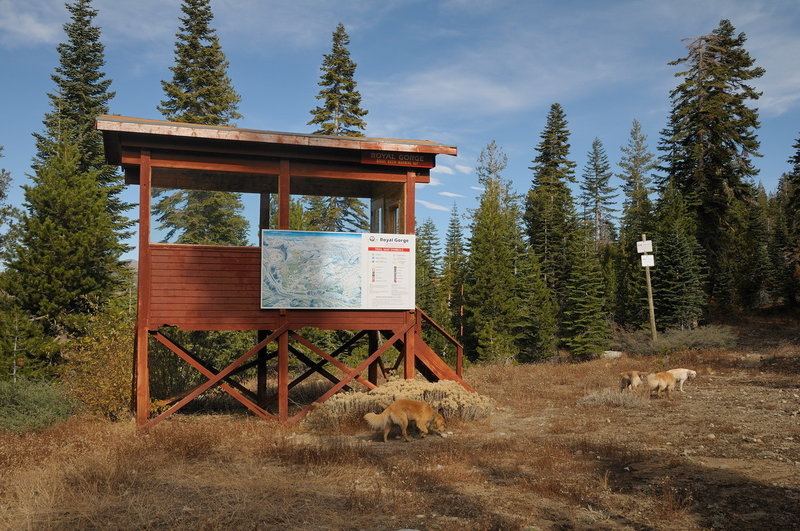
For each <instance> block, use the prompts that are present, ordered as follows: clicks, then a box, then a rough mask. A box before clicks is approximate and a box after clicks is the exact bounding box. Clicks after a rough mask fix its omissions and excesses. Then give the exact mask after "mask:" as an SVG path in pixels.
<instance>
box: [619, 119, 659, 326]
mask: <svg viewBox="0 0 800 531" xmlns="http://www.w3.org/2000/svg"><path fill="white" fill-rule="evenodd" d="M621 150H622V153H623V156H622V160H620V163H619V166H620V169H621V170H622V172H621V173H620V174H618V177H619V178H620V179H621V180H622V183H623V184H622V190H623V192H624V194H625V200H624V201H623V206H622V220H621V223H620V235H619V255H618V258H617V268H616V270H617V290H616V300H615V311H614V315H615V318H616V321H617V322H618V323H620V324H622V325H623V326H632V327H639V326H640V325H642V324H643V323H645V322H647V319H648V315H647V287H646V285H645V277H644V270H643V269H642V265H641V262H640V258H639V256H640V255H639V253H638V252H637V250H636V242H637V241H638V240H639V239H640V237H641V235H642V234H651V233H652V229H653V203H652V202H651V201H650V183H651V178H650V173H651V172H652V171H653V170H655V169H656V167H657V163H656V162H655V156H654V155H653V154H652V153H650V152H649V151H648V147H647V137H646V135H644V134H643V133H642V129H641V125H640V124H639V122H638V121H637V120H634V121H633V125H632V127H631V132H630V137H629V139H628V143H627V145H625V146H623V147H622V148H621ZM651 238H652V234H651Z"/></svg>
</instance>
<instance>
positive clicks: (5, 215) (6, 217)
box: [0, 146, 12, 256]
mask: <svg viewBox="0 0 800 531" xmlns="http://www.w3.org/2000/svg"><path fill="white" fill-rule="evenodd" d="M1 158H3V146H0V159H1ZM10 184H11V173H10V172H8V171H7V170H6V169H5V168H0V256H2V255H3V251H4V249H5V247H6V238H8V234H7V233H6V231H7V230H8V223H9V222H10V221H11V215H12V208H11V207H10V206H9V205H7V204H6V203H7V201H8V186H9V185H10Z"/></svg>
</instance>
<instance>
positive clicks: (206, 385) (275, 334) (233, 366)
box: [145, 325, 288, 427]
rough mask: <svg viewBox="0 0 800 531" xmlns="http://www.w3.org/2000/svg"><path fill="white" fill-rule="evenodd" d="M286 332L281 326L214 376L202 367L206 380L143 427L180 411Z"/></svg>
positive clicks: (268, 414)
mask: <svg viewBox="0 0 800 531" xmlns="http://www.w3.org/2000/svg"><path fill="white" fill-rule="evenodd" d="M287 331H288V326H287V325H283V326H281V327H280V328H278V329H277V330H275V331H274V332H272V333H271V334H270V335H268V336H267V337H265V338H264V339H263V340H261V341H260V342H259V343H258V344H257V345H256V346H254V347H253V348H251V349H250V350H248V351H247V352H245V353H244V354H242V355H241V356H239V357H238V358H236V359H235V360H234V361H233V362H232V363H231V364H230V365H228V366H227V367H226V368H225V369H223V370H222V371H220V372H218V373H216V374H213V373H211V371H208V369H206V368H205V367H203V370H202V371H200V372H203V371H208V373H209V374H206V376H207V377H208V380H207V381H206V382H205V383H202V384H200V385H198V386H197V387H195V389H194V391H192V392H191V393H189V394H188V395H186V396H185V397H184V398H183V399H182V400H181V401H180V402H178V403H177V404H175V405H174V406H172V407H171V408H169V409H168V410H166V411H164V412H163V413H161V414H160V415H159V416H157V417H156V418H154V419H152V420H151V421H150V422H148V423H147V424H146V425H145V427H147V426H152V425H154V424H156V423H158V422H160V421H162V420H164V419H165V418H167V417H169V416H170V415H172V414H173V413H175V412H176V411H178V410H179V409H181V408H182V407H183V406H185V405H186V404H188V403H189V402H191V401H192V400H194V399H195V398H197V397H198V396H200V395H201V394H202V393H204V392H205V391H207V390H208V389H210V388H211V387H213V386H214V385H216V384H217V383H218V382H219V381H220V380H222V379H223V378H225V377H226V376H228V375H229V374H230V373H232V372H233V371H234V370H236V368H238V367H239V366H240V365H241V364H242V363H244V362H245V361H247V359H248V358H250V357H251V356H253V355H254V354H255V353H256V352H258V351H259V350H261V349H262V348H264V347H265V346H267V345H269V344H270V343H271V342H272V341H274V340H275V339H276V338H278V337H279V336H281V335H282V334H284V333H286V332H287ZM198 370H199V369H198ZM203 374H205V372H203ZM234 398H235V397H234ZM242 398H244V397H242ZM245 400H247V399H246V398H245ZM248 402H249V400H248ZM242 403H243V404H244V402H242ZM245 406H247V407H248V408H249V409H251V410H252V411H253V412H255V410H253V408H252V407H250V406H253V407H255V408H258V409H259V410H261V412H262V413H263V415H267V416H264V418H274V416H273V415H271V414H270V413H268V412H267V411H265V410H263V409H261V408H260V407H258V406H257V405H255V404H253V403H252V402H250V406H248V405H247V404H245ZM263 415H259V416H263Z"/></svg>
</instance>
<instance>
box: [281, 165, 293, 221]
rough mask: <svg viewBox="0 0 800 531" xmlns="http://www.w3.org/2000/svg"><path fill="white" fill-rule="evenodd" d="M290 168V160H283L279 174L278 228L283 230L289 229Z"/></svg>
mask: <svg viewBox="0 0 800 531" xmlns="http://www.w3.org/2000/svg"><path fill="white" fill-rule="evenodd" d="M290 170H291V168H290V166H289V161H288V160H286V159H283V160H281V172H280V174H279V175H278V228H279V229H281V230H288V229H289V204H290V203H289V199H290V189H291V186H290V182H289V180H290V173H289V172H290Z"/></svg>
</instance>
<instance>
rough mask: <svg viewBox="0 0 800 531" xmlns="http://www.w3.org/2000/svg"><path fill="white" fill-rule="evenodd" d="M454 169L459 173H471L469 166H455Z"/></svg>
mask: <svg viewBox="0 0 800 531" xmlns="http://www.w3.org/2000/svg"><path fill="white" fill-rule="evenodd" d="M456 169H457V170H458V171H460V172H461V173H467V174H469V173H472V168H471V167H470V166H465V165H463V164H456Z"/></svg>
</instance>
